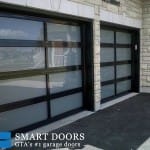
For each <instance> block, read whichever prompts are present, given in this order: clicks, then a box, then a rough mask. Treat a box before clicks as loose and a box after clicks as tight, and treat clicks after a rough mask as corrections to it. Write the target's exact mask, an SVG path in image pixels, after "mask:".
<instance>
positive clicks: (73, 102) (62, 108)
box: [51, 93, 82, 116]
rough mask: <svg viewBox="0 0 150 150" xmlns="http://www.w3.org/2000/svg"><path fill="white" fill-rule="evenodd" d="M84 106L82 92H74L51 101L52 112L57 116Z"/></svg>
mask: <svg viewBox="0 0 150 150" xmlns="http://www.w3.org/2000/svg"><path fill="white" fill-rule="evenodd" d="M80 107H82V94H81V93H78V94H73V95H70V96H65V97H61V98H57V99H54V100H52V101H51V114H52V116H57V115H59V114H62V113H65V112H67V111H70V110H73V109H77V108H80Z"/></svg>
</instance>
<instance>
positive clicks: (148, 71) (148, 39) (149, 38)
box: [140, 0, 150, 92]
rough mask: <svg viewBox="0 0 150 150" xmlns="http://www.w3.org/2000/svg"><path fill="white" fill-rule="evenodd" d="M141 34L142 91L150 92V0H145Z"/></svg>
mask: <svg viewBox="0 0 150 150" xmlns="http://www.w3.org/2000/svg"><path fill="white" fill-rule="evenodd" d="M141 35H142V38H141V47H142V51H141V79H140V81H141V91H142V92H150V0H144V1H143V25H142V32H141ZM148 87H149V88H148Z"/></svg>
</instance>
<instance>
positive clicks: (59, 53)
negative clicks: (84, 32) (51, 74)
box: [48, 48, 81, 67]
mask: <svg viewBox="0 0 150 150" xmlns="http://www.w3.org/2000/svg"><path fill="white" fill-rule="evenodd" d="M48 59H49V60H48V61H49V67H60V66H73V65H81V49H80V48H49V49H48Z"/></svg>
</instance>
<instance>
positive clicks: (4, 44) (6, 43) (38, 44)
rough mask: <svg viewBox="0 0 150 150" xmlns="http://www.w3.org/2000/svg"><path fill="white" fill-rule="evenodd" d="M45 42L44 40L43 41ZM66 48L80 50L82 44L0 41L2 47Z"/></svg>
mask: <svg viewBox="0 0 150 150" xmlns="http://www.w3.org/2000/svg"><path fill="white" fill-rule="evenodd" d="M43 40H44V39H43ZM45 46H48V47H60V48H63V47H66V48H80V47H81V42H70V41H45V42H44V41H35V40H18V39H16V40H13V39H0V47H45Z"/></svg>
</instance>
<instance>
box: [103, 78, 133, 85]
mask: <svg viewBox="0 0 150 150" xmlns="http://www.w3.org/2000/svg"><path fill="white" fill-rule="evenodd" d="M131 79H132V76H128V77H123V78H118V79H116V82H122V81H126V80H131ZM114 83H115V80H109V81H104V82H101V86H105V85H109V84H114Z"/></svg>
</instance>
